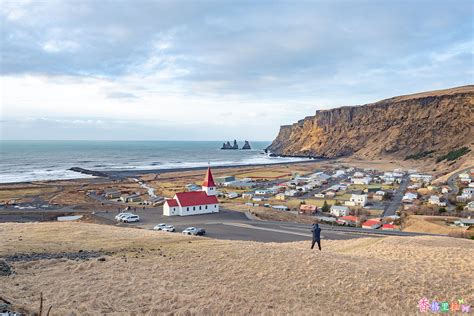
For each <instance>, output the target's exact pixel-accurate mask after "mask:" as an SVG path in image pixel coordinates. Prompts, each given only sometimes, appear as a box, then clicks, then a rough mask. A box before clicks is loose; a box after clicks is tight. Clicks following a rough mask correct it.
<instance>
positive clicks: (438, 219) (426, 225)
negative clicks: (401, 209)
mask: <svg viewBox="0 0 474 316" xmlns="http://www.w3.org/2000/svg"><path fill="white" fill-rule="evenodd" d="M445 218H447V219H449V220H451V221H453V220H455V219H457V217H449V216H423V215H410V216H408V218H407V219H406V220H405V228H404V229H403V231H407V232H419V233H429V234H444V235H448V234H455V233H462V232H464V231H465V229H464V228H461V227H455V226H448V225H446V224H445V221H444V219H445ZM472 234H473V235H474V232H472Z"/></svg>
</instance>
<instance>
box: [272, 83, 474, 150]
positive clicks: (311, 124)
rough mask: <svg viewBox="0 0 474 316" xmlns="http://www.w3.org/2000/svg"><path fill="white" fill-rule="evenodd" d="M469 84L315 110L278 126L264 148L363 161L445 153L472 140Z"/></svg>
mask: <svg viewBox="0 0 474 316" xmlns="http://www.w3.org/2000/svg"><path fill="white" fill-rule="evenodd" d="M473 110H474V86H472V85H471V86H464V87H458V88H453V89H447V90H438V91H431V92H424V93H418V94H413V95H406V96H399V97H394V98H390V99H386V100H382V101H379V102H376V103H372V104H366V105H362V106H344V107H340V108H335V109H331V110H321V111H317V112H316V114H315V115H314V116H308V117H306V118H304V119H303V120H300V121H298V122H297V123H294V124H293V125H285V126H281V128H280V132H279V134H278V136H277V137H276V139H275V140H274V141H273V142H272V144H271V145H270V146H269V147H268V148H267V151H269V152H271V153H273V154H276V155H281V156H306V157H324V158H336V157H342V156H353V157H356V158H363V159H376V158H389V157H390V158H404V157H406V156H407V155H410V154H415V153H419V152H422V151H434V152H436V153H438V154H441V153H446V152H448V151H450V150H453V149H455V148H460V147H462V146H470V145H471V142H472V140H473V139H474V129H473V128H472V122H473V121H474V111H473Z"/></svg>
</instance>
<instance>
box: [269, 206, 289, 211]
mask: <svg viewBox="0 0 474 316" xmlns="http://www.w3.org/2000/svg"><path fill="white" fill-rule="evenodd" d="M272 208H273V209H275V210H279V211H288V210H289V208H288V206H285V205H273V206H272Z"/></svg>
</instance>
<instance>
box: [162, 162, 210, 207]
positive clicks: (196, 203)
mask: <svg viewBox="0 0 474 316" xmlns="http://www.w3.org/2000/svg"><path fill="white" fill-rule="evenodd" d="M216 194H217V189H216V184H215V183H214V179H213V177H212V172H211V168H208V169H207V172H206V176H205V178H204V181H203V183H202V191H192V192H180V193H176V194H175V195H174V197H173V198H172V199H168V200H166V201H165V204H164V205H163V215H165V216H187V215H197V214H208V213H218V212H219V201H218V200H217V197H216Z"/></svg>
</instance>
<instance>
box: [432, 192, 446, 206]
mask: <svg viewBox="0 0 474 316" xmlns="http://www.w3.org/2000/svg"><path fill="white" fill-rule="evenodd" d="M428 204H431V205H438V206H443V207H444V206H446V202H441V200H440V198H439V196H437V195H432V196H430V198H429V199H428Z"/></svg>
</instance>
